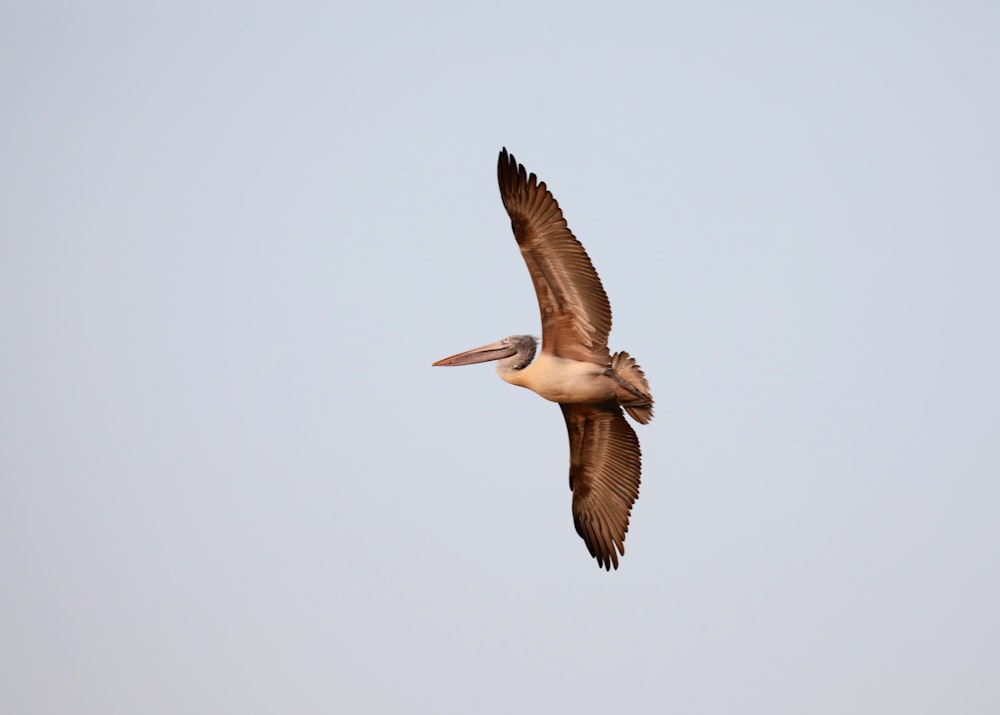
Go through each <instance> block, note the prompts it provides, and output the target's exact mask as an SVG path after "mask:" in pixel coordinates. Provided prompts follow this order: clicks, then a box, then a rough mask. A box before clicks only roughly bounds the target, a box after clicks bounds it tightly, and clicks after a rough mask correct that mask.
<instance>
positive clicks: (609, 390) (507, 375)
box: [497, 353, 617, 405]
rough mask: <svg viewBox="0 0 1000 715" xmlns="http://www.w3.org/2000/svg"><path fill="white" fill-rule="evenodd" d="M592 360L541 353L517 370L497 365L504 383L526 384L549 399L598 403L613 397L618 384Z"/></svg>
mask: <svg viewBox="0 0 1000 715" xmlns="http://www.w3.org/2000/svg"><path fill="white" fill-rule="evenodd" d="M604 370H605V368H604V367H602V366H601V365H596V364H594V363H592V362H581V361H579V360H567V359H566V358H561V357H556V356H555V355H546V354H545V353H542V354H541V355H539V356H538V358H537V359H536V360H535V361H534V362H532V363H531V364H530V365H528V367H525V368H522V369H520V370H504V369H502V368H500V367H498V368H497V373H498V374H499V375H500V378H501V379H502V380H503V381H504V382H509V383H510V384H511V385H517V386H518V387H527V388H528V389H529V390H531V391H532V392H534V393H536V394H538V395H540V396H542V397H544V398H545V399H546V400H549V401H550V402H559V403H569V404H576V403H580V404H588V405H590V404H597V403H600V402H608V401H610V400H614V399H615V395H616V390H615V388H616V387H617V384H616V383H615V381H614V380H612V379H611V378H610V377H607V376H606V375H605V374H604Z"/></svg>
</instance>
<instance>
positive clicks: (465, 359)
mask: <svg viewBox="0 0 1000 715" xmlns="http://www.w3.org/2000/svg"><path fill="white" fill-rule="evenodd" d="M516 352H517V348H515V347H514V346H513V345H511V344H510V343H509V342H506V343H505V342H504V341H503V340H498V341H497V342H495V343H490V344H489V345H483V346H482V347H480V348H473V349H472V350H466V351H465V352H464V353H459V354H458V355H452V356H451V357H446V358H442V359H441V360H438V361H437V362H436V363H432V366H442V367H443V366H449V365H474V364H475V363H477V362H489V361H490V360H499V359H500V358H505V357H510V356H511V355H514V354H515V353H516Z"/></svg>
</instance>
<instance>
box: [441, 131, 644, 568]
mask: <svg viewBox="0 0 1000 715" xmlns="http://www.w3.org/2000/svg"><path fill="white" fill-rule="evenodd" d="M497 178H498V181H499V184H500V196H501V198H502V199H503V203H504V207H505V208H506V209H507V213H508V215H509V216H510V219H511V228H512V229H513V231H514V237H515V238H516V239H517V243H518V246H519V247H520V249H521V255H522V256H523V257H524V260H525V263H526V264H527V266H528V271H529V273H530V274H531V280H532V283H533V284H534V286H535V293H536V294H537V297H538V305H539V309H540V312H541V317H542V349H541V354H539V355H538V358H537V359H534V357H535V352H536V348H537V345H536V342H535V339H534V338H532V337H531V336H528V335H512V336H510V337H506V338H504V339H503V340H500V341H497V342H495V343H491V344H489V345H484V346H482V347H480V348H475V349H473V350H467V351H465V352H463V353H459V354H457V355H452V356H451V357H448V358H444V359H443V360H438V361H437V362H436V363H434V364H435V365H468V364H472V363H478V362H486V361H489V360H498V361H499V362H498V363H497V373H498V374H499V375H500V377H501V378H502V379H503V380H504V381H505V382H509V383H510V384H512V385H518V386H519V387H526V388H528V389H529V390H532V391H533V392H535V393H537V394H538V395H540V396H541V397H544V398H545V399H546V400H550V401H551V402H558V403H559V405H560V407H561V408H562V412H563V417H564V419H565V420H566V428H567V430H568V432H569V440H570V488H571V489H572V490H573V523H574V525H575V526H576V530H577V532H578V533H579V534H580V536H581V537H582V538H583V540H584V542H585V543H586V544H587V548H588V550H589V551H590V553H591V555H592V556H594V557H595V558H596V559H597V561H598V564H599V565H601V566H604V567H605V568H607V569H609V570H610V568H611V567H612V566H614V567H615V568H618V553H622V554H624V553H625V547H624V541H625V534H626V532H627V531H628V523H629V515H630V513H631V509H632V505H633V504H634V503H635V500H636V499H637V498H638V496H639V477H640V471H641V452H640V449H639V441H638V440H637V439H636V436H635V432H633V430H632V428H631V427H630V426H629V424H628V422H627V421H626V420H625V416H624V414H623V413H622V408H624V409H625V410H626V411H627V412H628V413H629V415H630V416H631V417H632V418H633V419H635V420H636V421H637V422H639V423H640V424H646V423H647V422H649V421H650V420H651V419H652V418H653V398H652V395H651V394H650V390H649V385H648V383H647V382H646V378H645V375H644V374H643V372H642V370H641V369H640V368H639V366H638V364H636V362H635V360H633V359H632V358H631V357H630V356H629V355H628V353H625V352H620V353H615V354H613V355H612V354H611V353H610V351H609V350H608V334H609V332H610V331H611V306H610V304H609V302H608V297H607V295H606V294H605V292H604V288H603V286H602V285H601V280H600V278H599V277H598V275H597V272H596V271H595V270H594V267H593V265H592V264H591V262H590V258H589V257H588V256H587V253H586V251H584V249H583V246H582V245H580V242H579V241H577V240H576V238H575V237H574V236H573V234H572V232H571V231H570V230H569V227H568V226H567V225H566V220H565V219H564V218H563V215H562V211H561V210H560V208H559V204H558V203H557V202H556V200H555V198H554V197H553V196H552V194H551V192H549V191H548V189H547V188H546V187H545V184H544V182H539V181H538V180H537V179H536V177H535V175H534V174H531V175H528V173H527V171H526V170H525V168H524V167H523V166H521V165H520V164H518V163H517V161H516V160H515V159H514V157H513V156H511V155H509V154H508V153H507V150H506V149H504V150H502V151H501V152H500V160H499V164H498V166H497ZM616 551H617V553H616Z"/></svg>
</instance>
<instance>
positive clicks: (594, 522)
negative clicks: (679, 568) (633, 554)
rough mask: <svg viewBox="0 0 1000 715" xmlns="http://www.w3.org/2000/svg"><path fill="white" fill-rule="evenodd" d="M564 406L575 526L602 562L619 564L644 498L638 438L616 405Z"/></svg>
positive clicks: (604, 565) (592, 554)
mask: <svg viewBox="0 0 1000 715" xmlns="http://www.w3.org/2000/svg"><path fill="white" fill-rule="evenodd" d="M560 407H561V408H562V411H563V417H564V418H565V419H566V429H567V430H568V431H569V451H570V460H569V486H570V489H572V490H573V524H574V526H576V532H577V533H578V534H579V535H580V536H581V537H582V538H583V541H584V543H586V544H587V549H588V550H589V551H590V555H591V556H593V557H594V558H595V559H597V563H598V565H600V566H603V567H604V568H605V569H608V570H611V567H612V566H614V567H615V568H618V554H622V555H624V554H625V535H626V533H627V532H628V523H629V516H630V514H631V511H632V505H633V504H635V500H636V499H638V498H639V479H640V473H641V471H642V452H641V450H640V449H639V440H638V439H637V438H636V436H635V432H634V431H633V430H632V428H631V427H630V426H629V424H628V422H626V421H625V416H624V414H623V413H622V411H621V408H620V407H618V406H617V405H615V404H611V403H609V404H606V405H560ZM616 550H617V551H616Z"/></svg>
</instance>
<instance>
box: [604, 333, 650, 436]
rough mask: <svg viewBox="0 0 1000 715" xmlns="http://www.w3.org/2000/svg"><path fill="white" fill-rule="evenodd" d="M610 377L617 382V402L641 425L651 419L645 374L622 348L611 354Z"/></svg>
mask: <svg viewBox="0 0 1000 715" xmlns="http://www.w3.org/2000/svg"><path fill="white" fill-rule="evenodd" d="M610 372H611V377H613V378H614V379H615V381H616V382H617V383H618V385H619V387H618V404H620V405H621V406H622V407H624V408H625V411H626V412H628V414H629V416H630V417H631V418H632V419H634V420H635V421H636V422H638V423H639V424H641V425H644V424H647V423H648V422H649V421H650V420H651V419H653V395H652V393H651V391H650V389H649V383H648V382H646V375H645V373H643V371H642V368H641V367H639V364H638V363H637V362H636V361H635V358H633V357H632V356H631V355H629V354H628V353H627V352H625V351H624V350H623V351H621V352H620V353H615V354H614V355H612V356H611V368H610Z"/></svg>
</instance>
